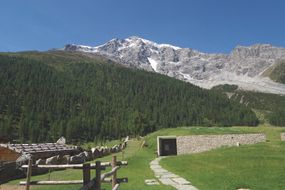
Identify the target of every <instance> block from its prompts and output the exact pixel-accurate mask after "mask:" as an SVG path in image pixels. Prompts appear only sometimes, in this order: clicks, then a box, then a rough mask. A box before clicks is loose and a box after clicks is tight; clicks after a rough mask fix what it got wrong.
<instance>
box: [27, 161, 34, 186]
mask: <svg viewBox="0 0 285 190" xmlns="http://www.w3.org/2000/svg"><path fill="white" fill-rule="evenodd" d="M32 164H33V160H32V158H30V159H29V165H28V170H27V181H26V190H30V181H31V175H32Z"/></svg>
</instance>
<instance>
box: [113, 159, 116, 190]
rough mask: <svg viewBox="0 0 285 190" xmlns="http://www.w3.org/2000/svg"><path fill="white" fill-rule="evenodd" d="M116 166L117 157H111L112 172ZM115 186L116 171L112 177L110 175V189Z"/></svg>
mask: <svg viewBox="0 0 285 190" xmlns="http://www.w3.org/2000/svg"><path fill="white" fill-rule="evenodd" d="M116 166H117V157H116V156H113V157H112V170H113V169H115V168H116ZM116 184H117V172H116V170H115V171H114V173H113V175H112V188H114V187H115V186H116Z"/></svg>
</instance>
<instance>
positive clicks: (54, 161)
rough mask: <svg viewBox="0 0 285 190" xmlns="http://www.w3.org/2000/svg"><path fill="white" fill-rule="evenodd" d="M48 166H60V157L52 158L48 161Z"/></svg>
mask: <svg viewBox="0 0 285 190" xmlns="http://www.w3.org/2000/svg"><path fill="white" fill-rule="evenodd" d="M46 164H47V165H56V164H58V156H52V157H50V158H47V159H46Z"/></svg>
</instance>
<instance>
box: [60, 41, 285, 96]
mask: <svg viewBox="0 0 285 190" xmlns="http://www.w3.org/2000/svg"><path fill="white" fill-rule="evenodd" d="M64 50H65V51H79V52H86V53H95V54H100V55H103V56H105V57H107V58H109V59H112V60H114V61H115V62H117V63H120V64H122V65H125V66H128V67H135V68H138V69H144V70H147V71H154V72H157V73H161V74H165V75H168V76H170V77H174V78H177V79H180V80H185V81H188V82H190V83H193V84H195V85H198V86H200V87H203V88H212V87H213V86H216V85H219V84H235V85H238V86H239V88H241V89H245V90H254V91H260V92H269V93H276V94H285V85H284V84H280V83H276V82H274V81H272V80H270V79H269V78H268V77H266V76H264V74H263V73H264V72H265V71H266V70H267V69H269V68H271V67H274V65H275V64H277V63H278V62H279V61H280V60H285V48H279V47H274V46H271V45H269V44H256V45H253V46H249V47H245V46H237V47H236V48H234V49H233V50H232V52H231V53H230V54H208V53H202V52H199V51H197V50H194V49H191V48H179V47H176V46H172V45H169V44H157V43H155V42H152V41H149V40H145V39H142V38H139V37H130V38H126V39H113V40H111V41H109V42H107V43H105V44H103V45H100V46H97V47H89V46H83V45H74V44H69V45H66V46H65V47H64Z"/></svg>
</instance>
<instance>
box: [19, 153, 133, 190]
mask: <svg viewBox="0 0 285 190" xmlns="http://www.w3.org/2000/svg"><path fill="white" fill-rule="evenodd" d="M126 165H128V163H127V162H126V161H117V158H116V156H113V159H112V162H111V163H110V162H101V161H96V163H95V164H90V163H86V164H67V165H35V166H33V165H32V160H29V164H28V165H23V166H22V168H27V179H26V181H20V185H26V190H29V189H30V185H70V184H83V187H81V190H101V184H102V183H112V190H117V189H118V188H119V186H120V183H126V182H128V178H117V171H118V170H119V169H120V167H121V166H126ZM106 167H112V170H111V171H109V172H106V173H104V174H101V171H102V170H105V169H106ZM33 168H45V169H67V168H68V169H82V171H83V172H82V174H83V179H82V180H69V181H50V180H49V181H31V175H32V169H33ZM91 169H95V170H96V176H95V178H93V179H91V175H90V171H91ZM108 177H111V178H108Z"/></svg>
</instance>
